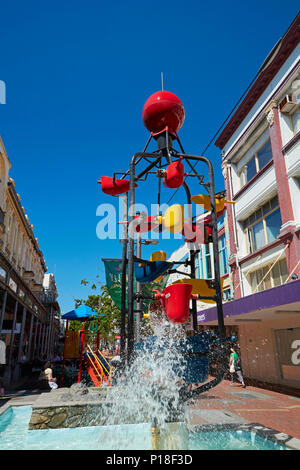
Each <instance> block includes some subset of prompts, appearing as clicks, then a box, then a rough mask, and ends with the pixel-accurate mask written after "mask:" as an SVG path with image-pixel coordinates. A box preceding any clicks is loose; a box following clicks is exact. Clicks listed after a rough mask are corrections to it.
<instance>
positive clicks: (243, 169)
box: [239, 136, 273, 189]
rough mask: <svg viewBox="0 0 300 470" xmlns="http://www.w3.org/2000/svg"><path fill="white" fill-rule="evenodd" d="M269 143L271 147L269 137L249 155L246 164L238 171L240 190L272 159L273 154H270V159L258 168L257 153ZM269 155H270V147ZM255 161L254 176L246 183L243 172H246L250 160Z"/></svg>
mask: <svg viewBox="0 0 300 470" xmlns="http://www.w3.org/2000/svg"><path fill="white" fill-rule="evenodd" d="M268 141H270V145H271V139H270V136H269V137H268V138H267V139H266V140H265V141H264V143H263V144H262V145H261V146H260V147H259V148H258V149H257V150H256V151H255V152H254V153H253V154H252V155H251V157H250V158H249V159H248V160H247V162H246V163H245V164H244V165H243V166H242V168H241V169H240V171H239V181H240V189H242V188H243V187H244V186H245V185H246V184H248V183H249V181H251V180H252V178H254V176H255V175H257V173H259V172H260V171H261V170H262V169H263V168H264V167H265V166H266V165H267V164H268V163H269V162H270V160H272V159H273V154H272V158H271V159H270V160H269V161H268V162H267V163H265V165H264V166H262V167H261V168H259V161H258V153H259V151H260V150H261V149H262V148H263V147H264V146H265V145H266V143H267V142H268ZM271 153H272V146H271ZM253 158H254V159H255V160H254V161H255V168H256V173H255V175H254V176H252V178H250V179H249V180H248V181H247V180H246V175H245V170H246V167H247V165H248V163H249V162H250V161H251V160H252V159H253Z"/></svg>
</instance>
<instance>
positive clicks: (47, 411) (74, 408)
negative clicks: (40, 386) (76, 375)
mask: <svg viewBox="0 0 300 470" xmlns="http://www.w3.org/2000/svg"><path fill="white" fill-rule="evenodd" d="M110 390H111V389H110V388H109V387H107V388H102V389H100V388H93V387H91V388H89V387H86V386H85V385H83V384H73V385H72V386H71V387H70V388H60V389H56V390H52V391H51V392H50V393H49V392H48V393H42V394H41V395H40V397H39V398H38V399H37V400H36V402H35V403H34V404H33V405H32V413H31V419H30V422H29V428H28V429H29V430H33V429H55V428H75V427H82V426H99V425H105V424H106V419H107V418H106V417H107V416H109V415H110V413H109V412H110V402H109V394H110ZM143 408H144V409H145V414H144V416H139V420H137V418H135V417H133V416H132V417H127V419H125V421H124V416H116V417H114V422H113V423H112V421H111V419H110V424H135V423H138V422H139V423H140V422H145V423H147V422H151V416H148V415H147V404H146V402H145V406H144V407H143Z"/></svg>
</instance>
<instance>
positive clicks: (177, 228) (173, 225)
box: [163, 204, 184, 233]
mask: <svg viewBox="0 0 300 470" xmlns="http://www.w3.org/2000/svg"><path fill="white" fill-rule="evenodd" d="M163 225H164V228H165V229H166V230H169V232H171V233H181V232H182V230H183V227H184V207H183V206H181V205H180V204H174V205H173V206H170V207H169V208H168V209H167V210H166V212H165V215H164V216H163Z"/></svg>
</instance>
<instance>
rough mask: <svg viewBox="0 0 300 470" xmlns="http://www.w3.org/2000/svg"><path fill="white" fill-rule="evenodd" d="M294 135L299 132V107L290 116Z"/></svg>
mask: <svg viewBox="0 0 300 470" xmlns="http://www.w3.org/2000/svg"><path fill="white" fill-rule="evenodd" d="M291 120H292V128H293V132H294V135H296V134H297V132H299V131H300V107H299V108H297V109H296V111H295V112H294V113H293V114H292V116H291Z"/></svg>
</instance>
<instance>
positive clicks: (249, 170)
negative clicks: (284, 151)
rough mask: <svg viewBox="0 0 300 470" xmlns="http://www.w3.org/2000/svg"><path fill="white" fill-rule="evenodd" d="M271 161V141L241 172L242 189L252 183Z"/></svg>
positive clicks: (265, 144) (267, 142)
mask: <svg viewBox="0 0 300 470" xmlns="http://www.w3.org/2000/svg"><path fill="white" fill-rule="evenodd" d="M270 160H272V148H271V142H270V139H268V140H267V141H266V142H265V143H264V145H263V146H262V147H261V148H260V149H259V150H258V151H257V152H256V153H255V154H254V155H252V157H251V158H250V160H249V161H248V162H247V163H246V165H244V166H243V168H242V170H241V172H240V183H241V187H242V186H244V185H245V184H246V183H248V181H250V180H251V179H252V178H253V177H254V176H255V175H256V173H258V172H259V171H260V170H261V169H262V168H263V167H264V166H265V165H266V164H267V163H268V162H269V161H270Z"/></svg>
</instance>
